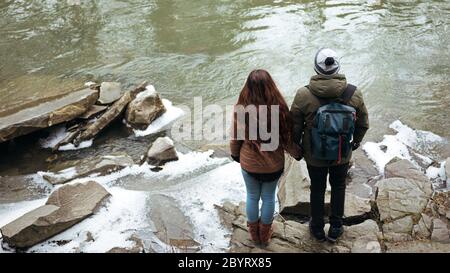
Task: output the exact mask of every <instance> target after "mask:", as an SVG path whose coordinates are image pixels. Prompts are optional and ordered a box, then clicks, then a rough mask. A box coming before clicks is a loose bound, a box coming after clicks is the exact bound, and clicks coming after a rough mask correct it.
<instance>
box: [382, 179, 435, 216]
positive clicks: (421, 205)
mask: <svg viewBox="0 0 450 273" xmlns="http://www.w3.org/2000/svg"><path fill="white" fill-rule="evenodd" d="M376 186H377V188H378V192H377V196H376V204H377V206H378V210H379V212H380V220H381V221H386V220H395V219H398V218H402V217H404V216H407V215H420V213H421V212H422V211H423V210H424V209H425V207H426V206H427V203H428V200H429V198H430V196H431V192H429V190H428V187H426V186H424V185H423V184H421V182H418V181H417V180H410V179H405V178H387V179H382V180H380V181H378V182H377V184H376Z"/></svg>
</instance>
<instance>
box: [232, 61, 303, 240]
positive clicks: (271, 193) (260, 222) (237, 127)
mask: <svg viewBox="0 0 450 273" xmlns="http://www.w3.org/2000/svg"><path fill="white" fill-rule="evenodd" d="M252 108H253V109H254V110H255V111H253V112H252V111H251V110H252ZM239 109H240V110H241V111H239ZM242 109H245V111H242ZM263 110H265V111H263ZM232 126H233V127H232V135H231V141H230V149H231V156H232V158H233V159H234V160H235V161H237V162H240V165H241V168H242V175H243V177H244V181H245V185H246V189H247V200H246V213H247V225H248V228H249V233H250V237H251V239H252V240H253V241H254V242H255V243H261V244H263V245H267V244H268V243H269V242H270V238H271V236H272V232H273V231H272V221H273V215H274V211H275V190H276V187H277V184H278V180H279V179H280V177H281V175H282V173H283V171H284V151H287V152H288V153H290V154H291V155H292V156H293V157H294V158H295V159H297V160H300V158H301V152H300V148H299V147H298V146H297V145H295V144H294V142H293V140H292V138H293V132H292V130H293V122H292V118H291V116H290V113H289V108H288V106H287V104H286V101H285V100H284V98H283V96H282V95H281V93H280V91H279V90H278V87H277V86H276V84H275V82H274V81H273V79H272V77H271V76H270V74H269V73H268V72H267V71H265V70H262V69H257V70H254V71H252V72H251V73H250V74H249V75H248V78H247V80H246V82H245V85H244V87H243V88H242V91H241V93H240V95H239V99H238V101H237V103H236V105H235V112H234V115H233V124H232ZM263 127H266V128H263ZM264 133H265V134H264ZM267 136H270V137H269V138H268V137H267ZM274 143H275V145H276V146H275V147H273V144H274ZM270 144H272V145H270ZM265 145H266V146H265ZM264 147H266V148H264ZM267 147H268V148H267ZM260 200H262V206H261V213H260V210H259V201H260Z"/></svg>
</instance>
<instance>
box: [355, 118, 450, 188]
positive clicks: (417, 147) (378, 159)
mask: <svg viewBox="0 0 450 273" xmlns="http://www.w3.org/2000/svg"><path fill="white" fill-rule="evenodd" d="M389 127H390V128H391V129H393V130H394V131H396V132H397V133H396V134H395V135H385V136H384V138H383V140H382V141H380V142H366V143H365V144H364V145H363V150H364V151H365V152H366V154H367V156H368V157H369V158H370V159H371V160H372V161H373V162H374V164H375V166H376V167H377V169H378V171H379V172H380V174H384V167H385V166H386V164H387V163H388V162H389V161H391V160H392V159H393V158H395V157H398V158H401V159H407V160H409V161H411V162H412V163H413V164H414V165H416V166H417V167H419V168H421V166H424V165H428V167H427V169H425V170H424V171H425V173H426V174H427V176H428V177H429V178H430V179H431V180H432V181H434V182H435V183H438V184H439V183H440V182H442V181H445V180H446V177H445V170H444V164H445V161H442V162H439V163H440V167H435V166H432V165H431V164H432V163H433V162H434V160H435V159H434V158H433V157H432V150H433V148H434V147H435V146H436V145H438V144H443V143H444V144H445V143H447V142H448V141H447V140H446V139H444V138H442V137H440V136H438V135H436V134H434V133H432V132H428V131H421V130H414V129H412V128H410V127H409V126H407V125H405V124H403V123H402V122H401V121H399V120H396V121H394V122H393V123H391V124H390V125H389ZM419 161H420V162H419Z"/></svg>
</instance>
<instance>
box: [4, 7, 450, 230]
mask: <svg viewBox="0 0 450 273" xmlns="http://www.w3.org/2000/svg"><path fill="white" fill-rule="evenodd" d="M449 23H450V2H449V1H445V0H444V1H437V0H435V1H418V0H416V1H413V0H396V1H383V0H347V1H344V0H335V1H323V0H320V1H282V0H272V1H268V0H258V1H256V0H251V1H232V0H215V1H213V0H196V1H186V0H148V1H144V0H120V1H119V0H92V1H91V0H67V1H66V0H64V1H59V0H42V1H34V0H2V1H0V101H1V104H0V113H2V112H3V113H11V112H14V111H16V110H18V109H22V108H25V107H27V105H29V104H30V103H33V102H34V101H37V100H39V98H41V97H42V96H44V95H45V96H47V95H49V94H50V95H55V94H58V93H62V92H67V90H71V89H73V88H74V87H75V86H79V85H80V84H81V85H82V84H83V83H85V82H87V81H96V82H102V81H119V82H120V83H121V84H122V86H123V87H124V88H125V89H130V88H132V87H134V86H136V85H137V84H139V83H140V82H142V81H144V80H148V81H149V83H151V84H153V85H154V86H155V88H156V90H157V91H158V92H159V93H160V94H161V96H162V97H163V98H165V99H168V100H170V101H172V102H173V104H174V105H178V104H183V105H187V106H193V105H194V97H201V98H202V100H203V105H204V106H206V105H209V104H218V105H219V106H221V107H225V106H226V105H230V104H233V103H235V101H236V99H237V96H238V94H239V92H240V89H241V87H242V84H243V83H244V80H245V78H246V76H247V75H248V73H249V72H250V71H251V70H253V69H255V68H264V69H266V70H268V71H269V72H270V73H271V74H272V76H273V77H274V79H275V80H276V82H277V84H278V86H279V87H280V89H281V91H282V92H283V94H284V96H285V97H286V99H287V101H288V103H289V104H290V103H291V102H292V100H293V98H294V96H295V92H296V90H297V89H298V88H299V87H301V86H303V85H306V84H308V80H309V78H310V77H311V76H312V75H314V74H315V72H314V70H313V58H314V54H315V52H316V51H317V50H318V49H319V48H321V47H330V48H333V49H335V50H336V51H337V52H338V54H339V55H340V56H342V57H341V65H342V68H341V72H342V73H344V74H345V75H346V76H347V79H348V81H349V82H350V83H353V84H355V85H357V86H358V87H359V88H360V89H361V90H362V92H363V94H364V98H365V101H366V105H367V108H368V110H369V113H370V124H371V129H370V130H369V132H368V135H367V138H366V140H370V141H380V140H381V139H382V137H383V135H386V134H392V131H391V129H389V124H391V123H392V122H394V121H395V120H401V122H402V123H404V124H406V125H408V126H409V127H411V128H415V129H419V130H424V131H431V132H433V133H435V134H437V135H439V136H441V137H443V138H444V139H447V140H448V139H450V130H449V128H450V122H449V119H450V92H449V90H450V49H449V44H450V35H449V33H450V31H449ZM402 128H403V127H402ZM37 134H38V135H39V133H37ZM43 137H45V136H43ZM154 138H155V136H151V137H150V138H149V137H147V138H145V137H144V138H137V137H133V136H131V137H130V132H129V131H128V130H127V129H126V128H125V126H124V125H123V124H122V123H121V122H118V123H116V124H114V125H112V126H110V127H109V128H108V129H107V130H106V131H105V132H103V133H102V134H101V135H100V136H99V137H98V138H96V140H95V143H94V146H93V147H92V148H90V149H83V150H76V151H70V152H64V153H59V154H58V156H57V158H58V160H65V159H76V158H85V157H88V156H93V155H98V154H108V153H110V152H116V151H123V150H124V151H126V152H127V153H128V154H130V155H131V156H132V157H133V159H134V160H135V161H138V160H139V158H140V156H141V155H142V154H143V153H144V152H145V151H146V148H147V146H148V144H149V143H150V142H151V141H152V140H154ZM29 140H30V139H27V138H26V137H25V139H24V140H21V139H19V140H17V143H15V144H8V145H3V146H2V147H1V153H2V156H1V157H0V176H4V175H19V174H30V173H36V172H37V171H42V170H44V171H45V170H46V168H47V165H48V162H51V161H52V160H54V159H55V157H54V155H53V154H52V153H51V151H50V150H49V149H42V148H41V147H40V145H41V144H40V143H39V142H36V139H35V138H33V141H29ZM207 143H208V141H206V140H196V141H192V142H186V143H183V145H185V146H187V149H186V150H195V149H198V148H199V147H202V146H204V145H205V144H207ZM445 143H446V144H445V145H442V146H441V147H439V148H438V150H436V151H433V152H431V153H430V154H428V155H431V156H433V155H435V156H436V157H435V158H433V159H435V160H438V161H440V160H443V159H445V158H446V157H448V156H450V148H449V145H448V142H447V141H446V142H445ZM179 149H180V150H181V151H182V149H183V148H182V147H179ZM191 157H192V158H191ZM184 160H185V161H183V160H181V163H179V165H176V164H178V163H175V165H174V167H173V170H176V169H177V168H181V169H182V168H183V167H185V168H187V169H189V168H191V167H189V166H190V165H189V164H194V163H192V162H195V161H197V162H196V163H195V164H197V165H201V164H203V163H202V162H203V161H205V162H206V164H205V165H206V166H207V167H205V168H206V169H204V170H203V171H198V172H194V174H191V175H190V176H189V177H188V178H192V177H195V176H196V175H199V174H201V173H204V172H206V171H210V170H212V169H214V168H215V167H217V166H219V165H221V164H223V163H224V162H222V161H220V160H218V161H214V160H215V159H214V160H213V161H212V162H210V161H208V160H209V159H207V158H204V155H203V157H202V156H200V157H195V155H189V154H187V155H185V157H184ZM191 161H192V162H191ZM183 162H184V163H183ZM183 164H184V165H183ZM186 166H187V167H186ZM208 166H209V167H208ZM192 168H194V167H192ZM192 168H191V169H192ZM199 168H200V167H199ZM194 169H195V168H194ZM200 169H201V168H200ZM152 175H153V174H152ZM164 175H165V174H164V172H163V173H162V174H161V175H160V176H161V177H163V178H164V177H165V176H164ZM168 175H169V174H168ZM172 175H173V174H172ZM217 175H218V176H223V177H227V175H229V173H227V169H225V170H222V171H220V170H219V171H218V173H217ZM237 175H238V176H239V173H237ZM152 177H153V178H152V179H156V180H158V179H160V180H164V179H165V178H164V179H163V178H154V177H158V175H153V176H152ZM178 179H179V180H180V181H181V180H185V179H186V177H181V178H178ZM208 179H214V177H213V178H211V177H210V176H206V177H203V178H201V177H200V178H199V181H203V180H204V181H206V182H207V180H208ZM222 179H223V178H222ZM236 179H237V178H236ZM144 180H145V177H144V178H141V180H139V176H138V177H137V178H136V179H134V180H133V181H132V182H130V181H128V182H124V184H123V185H125V186H124V187H125V188H127V189H134V190H136V189H137V190H143V191H145V190H148V189H149V188H151V189H155V188H156V189H163V188H165V187H166V186H170V185H172V184H176V183H177V182H173V183H172V182H170V179H169V182H167V183H168V184H167V183H166V184H164V183H163V184H161V185H156V184H152V185H151V186H149V185H147V184H146V182H145V181H144ZM175 180H176V179H175ZM236 181H237V180H236ZM236 181H234V182H236ZM234 182H233V181H231V182H228V183H234ZM127 183H128V184H127ZM171 183H172V184H171ZM192 183H194V184H195V181H192ZM236 183H238V184H239V183H241V182H240V181H237V182H236ZM119 184H120V183H119ZM123 185H122V186H123ZM205 185H207V184H205ZM227 185H231V184H224V186H223V187H224V191H225V190H233V189H232V187H231V186H230V187H229V188H227V189H225V187H227ZM241 186H242V185H241ZM212 190H213V189H212ZM241 190H242V188H241ZM191 192H192V195H193V196H195V195H196V194H198V193H200V192H201V189H199V190H198V192H196V190H192V189H191ZM175 195H176V194H175ZM117 196H120V192H118V193H117ZM238 196H239V198H241V195H238ZM239 198H237V199H239ZM189 200H190V199H187V201H186V202H189ZM207 200H209V199H207ZM211 200H212V199H211ZM192 202H195V200H194V201H192ZM205 202H209V201H205ZM210 202H211V206H212V204H213V201H210ZM207 204H209V203H207ZM132 205H133V204H130V206H132ZM141 205H142V204H141ZM142 207H143V208H145V206H144V205H142ZM193 213H194V214H195V213H197V212H195V211H194V212H193ZM198 213H200V212H198ZM105 221H106V220H105ZM105 225H106V224H105ZM211 234H213V233H211ZM211 236H213V235H211Z"/></svg>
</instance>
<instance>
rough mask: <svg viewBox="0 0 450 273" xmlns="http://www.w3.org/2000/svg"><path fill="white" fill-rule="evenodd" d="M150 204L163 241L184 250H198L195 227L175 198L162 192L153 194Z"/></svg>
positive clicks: (150, 211)
mask: <svg viewBox="0 0 450 273" xmlns="http://www.w3.org/2000/svg"><path fill="white" fill-rule="evenodd" d="M149 206H150V207H149V214H150V219H151V221H152V222H153V225H154V226H155V229H156V230H155V235H156V236H157V237H158V238H159V239H160V240H161V241H163V242H164V243H166V244H168V245H170V246H174V247H177V248H180V249H182V250H183V251H196V250H198V247H199V243H198V242H196V241H195V240H194V231H193V229H194V227H193V226H192V223H191V221H190V220H189V218H188V217H187V216H186V215H184V213H183V212H182V211H181V209H180V208H179V207H178V206H177V204H176V201H175V200H174V199H173V198H171V197H169V196H166V195H162V194H155V195H151V196H150V198H149Z"/></svg>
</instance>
